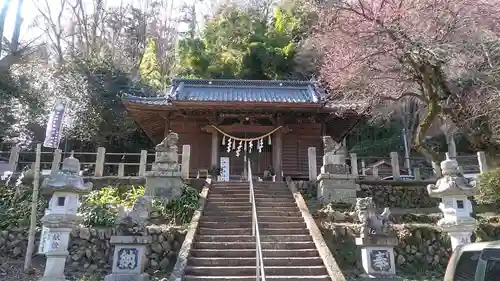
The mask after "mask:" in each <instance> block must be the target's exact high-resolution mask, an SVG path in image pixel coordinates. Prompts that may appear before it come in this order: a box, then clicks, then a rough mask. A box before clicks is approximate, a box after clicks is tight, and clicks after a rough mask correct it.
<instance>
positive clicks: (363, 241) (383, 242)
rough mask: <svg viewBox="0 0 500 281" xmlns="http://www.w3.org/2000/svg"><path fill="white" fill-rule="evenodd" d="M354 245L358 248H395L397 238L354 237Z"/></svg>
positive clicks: (379, 236) (376, 236) (378, 236)
mask: <svg viewBox="0 0 500 281" xmlns="http://www.w3.org/2000/svg"><path fill="white" fill-rule="evenodd" d="M356 245H358V246H374V247H377V246H391V247H394V246H397V245H398V238H397V237H394V236H381V235H373V236H367V237H356Z"/></svg>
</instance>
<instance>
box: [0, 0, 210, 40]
mask: <svg viewBox="0 0 500 281" xmlns="http://www.w3.org/2000/svg"><path fill="white" fill-rule="evenodd" d="M5 1H6V0H0V7H3V5H4V2H5ZM11 1H12V4H11V6H10V7H11V8H10V9H9V11H8V14H7V19H6V27H5V32H4V36H6V37H7V38H8V39H9V40H10V38H11V36H12V31H13V28H14V21H15V17H16V8H17V4H18V0H11ZM45 1H51V2H52V4H51V6H50V7H51V9H52V11H53V12H57V11H58V10H59V9H60V2H61V0H24V3H23V8H22V17H23V19H24V22H23V25H22V26H21V41H31V40H33V39H35V38H37V37H38V36H40V35H41V34H42V32H41V31H40V30H39V29H38V28H30V27H29V26H30V25H31V24H32V23H33V20H34V19H35V17H36V16H37V15H38V11H37V8H36V5H35V3H37V5H38V6H42V5H45ZM143 1H144V0H143ZM143 1H141V0H108V1H106V2H107V3H108V5H107V6H118V5H120V3H124V4H132V3H136V5H137V3H141V2H143ZM194 1H196V0H174V5H175V6H177V7H180V6H182V5H183V4H191V3H193V2H194ZM208 1H214V0H208ZM111 2H113V3H116V4H115V5H110V4H109V3H111ZM197 2H199V1H197ZM84 3H87V4H88V3H92V0H84ZM198 5H200V7H199V8H198V9H197V10H198V11H202V10H204V9H205V10H206V8H207V7H205V6H206V5H204V4H197V6H198ZM201 17H202V16H200V18H201Z"/></svg>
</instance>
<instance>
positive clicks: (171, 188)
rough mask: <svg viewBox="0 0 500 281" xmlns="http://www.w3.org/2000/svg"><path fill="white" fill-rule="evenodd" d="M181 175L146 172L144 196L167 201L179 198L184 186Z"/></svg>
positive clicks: (179, 173) (175, 172) (172, 172)
mask: <svg viewBox="0 0 500 281" xmlns="http://www.w3.org/2000/svg"><path fill="white" fill-rule="evenodd" d="M181 175H182V173H181V172H180V171H164V172H156V171H151V172H147V173H146V190H145V194H146V195H148V196H154V197H158V198H168V199H177V198H179V197H181V195H182V187H183V186H184V180H183V179H182V177H181Z"/></svg>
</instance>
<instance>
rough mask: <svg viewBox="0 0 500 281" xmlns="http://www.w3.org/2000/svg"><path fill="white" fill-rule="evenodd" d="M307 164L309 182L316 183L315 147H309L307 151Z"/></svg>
mask: <svg viewBox="0 0 500 281" xmlns="http://www.w3.org/2000/svg"><path fill="white" fill-rule="evenodd" d="M307 162H308V167H309V181H316V178H317V177H318V166H317V161H316V147H309V148H308V149H307Z"/></svg>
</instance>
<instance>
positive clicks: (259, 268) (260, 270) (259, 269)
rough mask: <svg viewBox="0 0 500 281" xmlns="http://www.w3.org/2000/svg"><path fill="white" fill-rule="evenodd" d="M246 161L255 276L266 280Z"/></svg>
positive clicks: (250, 173) (255, 209)
mask: <svg viewBox="0 0 500 281" xmlns="http://www.w3.org/2000/svg"><path fill="white" fill-rule="evenodd" d="M247 163H248V183H249V185H250V203H252V236H254V237H255V253H256V255H255V263H256V264H255V271H256V272H255V277H256V279H255V280H257V281H259V280H261V281H266V273H265V272H264V261H263V258H262V245H261V243H260V231H259V221H258V219H257V207H256V206H255V192H254V189H253V179H252V165H251V163H250V160H247Z"/></svg>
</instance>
